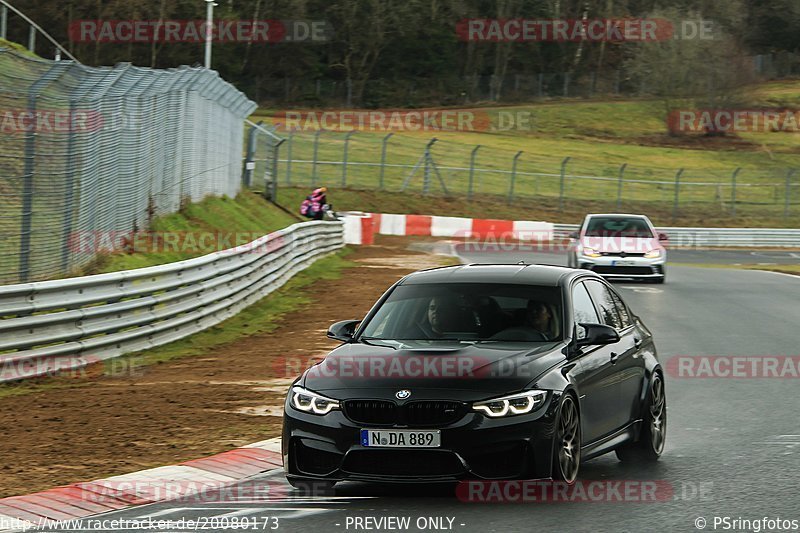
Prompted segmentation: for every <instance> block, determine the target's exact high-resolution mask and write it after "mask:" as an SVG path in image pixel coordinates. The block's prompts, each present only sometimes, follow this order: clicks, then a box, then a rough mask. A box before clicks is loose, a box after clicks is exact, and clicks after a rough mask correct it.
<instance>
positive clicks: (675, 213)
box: [672, 169, 683, 223]
mask: <svg viewBox="0 0 800 533" xmlns="http://www.w3.org/2000/svg"><path fill="white" fill-rule="evenodd" d="M682 175H683V169H680V170H678V172H677V173H676V174H675V200H674V201H673V203H672V222H673V223H675V217H677V216H678V196H679V194H680V185H681V176H682Z"/></svg>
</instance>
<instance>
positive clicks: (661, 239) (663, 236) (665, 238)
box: [658, 233, 669, 242]
mask: <svg viewBox="0 0 800 533" xmlns="http://www.w3.org/2000/svg"><path fill="white" fill-rule="evenodd" d="M658 240H659V242H667V241H668V240H669V235H667V234H666V233H659V234H658Z"/></svg>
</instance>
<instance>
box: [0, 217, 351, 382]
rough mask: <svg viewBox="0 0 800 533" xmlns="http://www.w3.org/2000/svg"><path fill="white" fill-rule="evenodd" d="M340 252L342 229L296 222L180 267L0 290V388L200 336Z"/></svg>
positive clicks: (333, 224) (331, 224)
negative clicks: (4, 384) (320, 258)
mask: <svg viewBox="0 0 800 533" xmlns="http://www.w3.org/2000/svg"><path fill="white" fill-rule="evenodd" d="M343 246H344V241H343V224H342V223H341V222H321V221H320V222H303V223H298V224H294V225H292V226H289V227H288V228H285V229H283V230H279V231H276V232H274V233H270V234H269V235H265V236H263V237H261V238H259V239H257V240H255V241H253V242H251V243H249V244H246V245H243V246H239V247H236V248H231V249H228V250H223V251H219V252H214V253H211V254H208V255H204V256H202V257H197V258H194V259H189V260H185V261H179V262H175V263H169V264H166V265H159V266H154V267H147V268H140V269H135V270H127V271H123V272H112V273H108V274H99V275H94V276H83V277H78V278H68V279H61V280H52V281H42V282H37V283H22V284H17V285H7V286H0V382H3V381H13V380H19V379H25V378H30V377H35V376H42V375H50V374H53V373H56V372H58V371H59V370H67V369H73V368H79V367H82V366H86V365H87V364H90V363H93V362H96V361H101V360H105V359H110V358H112V357H117V356H119V355H122V354H125V353H129V352H134V351H139V350H145V349H148V348H152V347H154V346H159V345H161V344H166V343H168V342H171V341H174V340H177V339H180V338H182V337H185V336H187V335H190V334H192V333H195V332H198V331H201V330H204V329H206V328H208V327H210V326H213V325H214V324H217V323H219V322H221V321H223V320H225V319H227V318H229V317H231V316H233V315H235V314H236V313H237V312H239V311H240V310H241V309H243V308H244V307H247V306H248V305H250V304H252V303H254V302H255V301H257V300H258V299H260V298H261V297H263V296H265V295H266V294H269V293H270V292H272V291H273V290H275V289H276V288H278V287H280V286H281V285H283V284H284V283H285V282H286V281H287V280H288V279H289V278H290V277H291V276H292V275H294V274H295V273H296V272H298V271H300V270H302V269H304V268H306V267H307V266H309V265H310V264H311V263H312V262H313V261H314V260H316V259H317V258H319V257H320V256H322V255H325V254H327V253H330V252H332V251H334V250H336V249H338V248H341V247H343ZM4 352H5V353H4Z"/></svg>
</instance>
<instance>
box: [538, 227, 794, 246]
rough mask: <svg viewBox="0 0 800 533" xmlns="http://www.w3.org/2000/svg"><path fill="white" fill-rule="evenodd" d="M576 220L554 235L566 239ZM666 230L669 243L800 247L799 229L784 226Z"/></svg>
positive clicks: (679, 244) (574, 229)
mask: <svg viewBox="0 0 800 533" xmlns="http://www.w3.org/2000/svg"><path fill="white" fill-rule="evenodd" d="M573 231H578V225H577V224H554V225H553V238H554V239H566V238H567V237H568V235H569V234H570V233H571V232H573ZM656 231H658V232H661V233H666V234H667V237H669V246H670V247H694V248H713V247H717V246H721V247H725V246H744V247H748V246H752V247H764V248H766V247H773V246H774V247H784V248H800V229H785V228H674V227H664V228H656Z"/></svg>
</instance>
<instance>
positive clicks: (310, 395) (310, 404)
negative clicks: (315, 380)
mask: <svg viewBox="0 0 800 533" xmlns="http://www.w3.org/2000/svg"><path fill="white" fill-rule="evenodd" d="M291 394H292V401H291V404H292V407H294V408H295V409H297V410H298V411H303V412H306V413H313V414H315V415H327V414H328V413H330V412H331V411H333V410H334V409H339V401H338V400H334V399H332V398H326V397H325V396H322V395H321V394H317V393H316V392H311V391H310V390H308V389H304V388H303V387H298V386H295V387H292V393H291Z"/></svg>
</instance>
